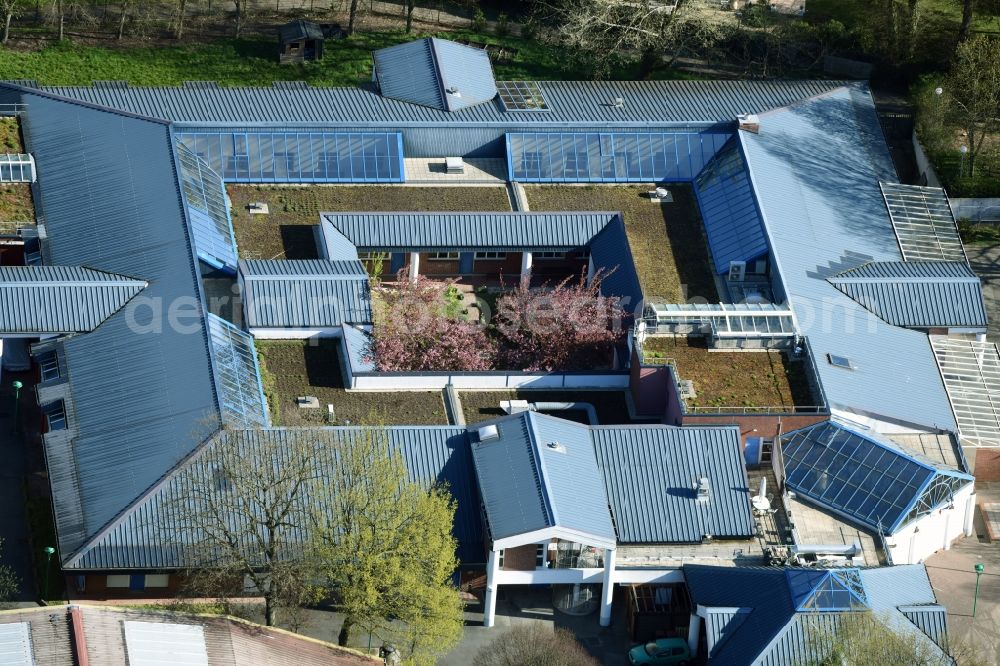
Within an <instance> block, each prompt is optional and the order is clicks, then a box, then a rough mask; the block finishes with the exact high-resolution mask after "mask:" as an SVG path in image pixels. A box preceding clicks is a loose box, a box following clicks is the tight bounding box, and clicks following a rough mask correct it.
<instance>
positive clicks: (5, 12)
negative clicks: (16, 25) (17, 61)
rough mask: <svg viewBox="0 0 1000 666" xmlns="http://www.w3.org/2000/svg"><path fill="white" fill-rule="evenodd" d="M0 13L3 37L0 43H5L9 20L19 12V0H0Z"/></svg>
mask: <svg viewBox="0 0 1000 666" xmlns="http://www.w3.org/2000/svg"><path fill="white" fill-rule="evenodd" d="M0 14H2V16H3V38H2V39H0V43H3V44H6V43H7V40H8V39H9V38H10V22H11V21H12V20H13V19H14V18H15V17H16V16H20V14H21V0H0Z"/></svg>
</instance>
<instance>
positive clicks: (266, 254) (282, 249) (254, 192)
mask: <svg viewBox="0 0 1000 666" xmlns="http://www.w3.org/2000/svg"><path fill="white" fill-rule="evenodd" d="M227 189H228V192H229V199H230V201H231V202H232V206H233V211H232V214H233V230H234V232H235V233H236V245H237V247H238V248H239V253H240V256H241V257H242V258H244V259H274V258H278V259H315V258H316V257H317V256H318V250H317V248H316V241H315V234H314V233H313V231H314V230H313V228H312V227H311V226H306V225H316V224H319V214H320V213H321V212H336V211H344V212H347V211H370V212H378V211H475V210H482V211H498V210H510V201H509V199H508V198H507V190H506V189H505V188H504V187H502V186H497V187H492V186H491V187H404V186H401V185H361V186H358V185H307V186H301V187H266V186H259V185H230V186H229V187H228V188H227ZM253 201H264V202H266V203H267V204H268V207H269V209H270V213H269V214H268V215H250V214H249V213H248V212H247V208H246V207H247V204H249V203H250V202H253Z"/></svg>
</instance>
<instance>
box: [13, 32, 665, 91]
mask: <svg viewBox="0 0 1000 666" xmlns="http://www.w3.org/2000/svg"><path fill="white" fill-rule="evenodd" d="M422 36H432V35H430V34H428V35H421V34H411V35H407V34H406V33H405V32H402V31H384V32H358V33H355V34H354V35H352V36H351V37H349V38H347V39H340V40H328V41H327V43H326V48H325V55H324V58H323V60H322V61H321V62H318V63H307V64H301V65H279V64H278V54H277V51H278V46H277V39H276V38H275V37H274V36H273V35H253V36H249V37H246V38H243V39H231V38H213V39H212V40H211V42H208V43H204V44H198V43H190V42H188V43H187V44H184V45H178V46H168V45H163V44H159V45H155V46H140V47H125V48H116V47H115V46H111V47H109V48H103V47H99V46H88V45H82V44H74V43H73V42H72V40H69V39H67V40H66V41H64V42H63V43H62V44H58V43H53V44H52V45H49V46H46V47H44V48H41V49H38V50H28V51H20V50H12V49H2V50H0V71H2V72H3V73H4V74H3V75H4V78H5V79H35V80H37V81H38V82H39V83H41V84H43V85H89V84H90V82H91V81H100V80H125V81H129V82H130V83H131V84H133V85H142V86H153V85H160V86H163V85H179V84H180V83H182V82H183V81H186V80H191V79H198V80H211V81H218V82H219V83H220V84H221V85H225V86H270V85H271V82H272V81H289V80H294V81H300V80H301V81H308V82H309V83H310V84H312V85H315V86H354V85H358V84H364V83H369V82H370V81H371V64H372V63H371V52H372V51H373V50H375V49H380V48H383V47H386V46H392V45H394V44H399V43H401V42H406V41H410V40H412V39H416V38H417V37H422ZM438 36H440V37H444V38H446V39H456V40H460V39H465V40H469V41H473V42H476V43H478V44H493V45H499V46H503V47H504V49H503V51H504V55H503V56H502V57H500V58H498V59H496V60H495V61H494V63H493V69H494V72H495V73H496V76H497V78H498V79H513V80H517V79H536V80H548V79H580V78H586V77H585V72H582V71H574V70H572V69H567V64H566V59H565V58H564V57H563V54H562V53H561V52H560V51H559V49H556V48H553V47H551V46H548V45H546V44H543V43H542V42H541V41H539V40H527V39H521V38H519V37H514V36H506V37H503V38H499V37H496V36H494V35H486V34H481V33H476V32H472V31H467V30H460V31H455V32H441V33H438ZM633 69H634V67H633V66H627V67H622V68H621V69H619V70H616V71H615V72H613V73H612V74H613V76H614V78H634V76H633V75H634V72H633V71H632V70H633ZM663 69H664V71H663V72H658V74H659V75H661V76H668V77H673V76H681V74H680V73H678V72H675V71H672V70H669V69H666V68H663Z"/></svg>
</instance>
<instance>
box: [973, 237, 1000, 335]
mask: <svg viewBox="0 0 1000 666" xmlns="http://www.w3.org/2000/svg"><path fill="white" fill-rule="evenodd" d="M965 253H966V254H967V255H968V257H969V264H970V265H971V266H972V270H974V271H975V272H976V274H977V275H978V276H979V278H980V279H981V280H982V281H983V299H984V300H985V301H986V314H987V315H988V316H989V320H990V326H989V332H988V333H987V334H986V338H987V339H988V340H989V341H990V342H994V343H1000V247H993V246H980V245H966V246H965Z"/></svg>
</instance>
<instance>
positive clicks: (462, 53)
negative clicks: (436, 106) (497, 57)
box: [430, 38, 497, 111]
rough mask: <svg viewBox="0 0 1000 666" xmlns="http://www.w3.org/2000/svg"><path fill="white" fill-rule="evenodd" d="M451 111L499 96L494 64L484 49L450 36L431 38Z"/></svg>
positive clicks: (442, 85) (446, 99) (447, 103)
mask: <svg viewBox="0 0 1000 666" xmlns="http://www.w3.org/2000/svg"><path fill="white" fill-rule="evenodd" d="M430 42H431V48H432V49H433V51H434V60H435V61H436V63H437V71H438V77H439V79H440V81H441V89H442V90H444V101H445V104H446V105H447V108H448V110H449V111H458V110H460V109H465V108H467V107H470V106H475V105H477V104H482V103H483V102H489V101H490V100H492V99H493V98H494V97H496V96H497V84H496V81H495V80H494V78H493V65H492V64H490V56H489V54H488V53H487V52H486V50H485V49H480V48H476V47H472V46H466V45H464V44H459V43H457V42H452V41H450V40H447V39H436V38H432V39H431V40H430Z"/></svg>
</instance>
